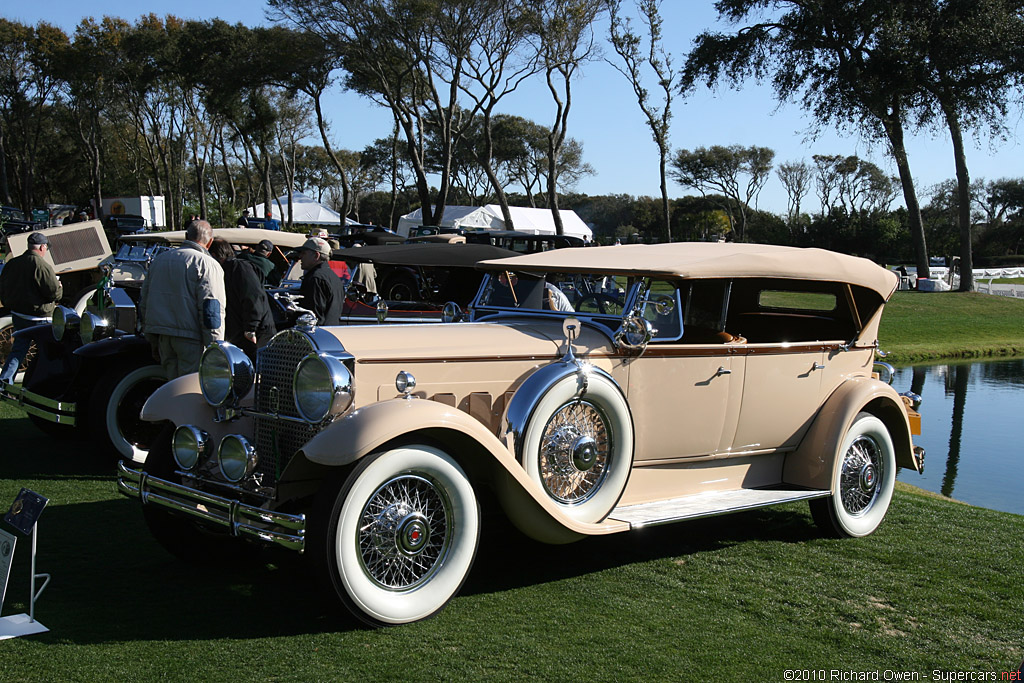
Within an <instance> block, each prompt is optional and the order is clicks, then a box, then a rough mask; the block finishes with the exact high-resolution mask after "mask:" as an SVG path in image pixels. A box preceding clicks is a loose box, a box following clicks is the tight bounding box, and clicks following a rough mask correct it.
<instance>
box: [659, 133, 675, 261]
mask: <svg viewBox="0 0 1024 683" xmlns="http://www.w3.org/2000/svg"><path fill="white" fill-rule="evenodd" d="M658 149H659V151H660V152H661V159H660V164H659V166H658V170H659V172H660V173H661V217H662V221H663V222H664V224H665V241H666V242H671V241H672V208H671V205H670V204H669V200H668V178H667V176H666V174H665V157H667V156H668V150H667V149H665V146H664V145H658Z"/></svg>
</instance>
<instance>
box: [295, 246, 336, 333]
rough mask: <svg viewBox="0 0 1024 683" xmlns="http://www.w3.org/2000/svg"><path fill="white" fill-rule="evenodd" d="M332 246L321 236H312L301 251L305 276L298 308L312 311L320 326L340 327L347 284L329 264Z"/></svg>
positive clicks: (300, 260)
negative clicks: (343, 282) (338, 325)
mask: <svg viewBox="0 0 1024 683" xmlns="http://www.w3.org/2000/svg"><path fill="white" fill-rule="evenodd" d="M330 259H331V246H330V245H329V244H327V240H325V239H323V238H320V237H310V238H309V239H308V240H306V241H305V242H304V243H303V244H302V247H301V248H300V249H299V263H300V264H301V265H302V270H303V271H304V272H305V274H304V275H303V276H302V286H301V287H299V294H301V295H302V301H301V302H299V305H300V306H302V307H303V308H305V309H308V310H310V311H313V314H314V315H316V323H317V325H337V324H338V323H339V322H340V320H341V316H342V313H343V312H344V306H345V285H344V284H342V282H341V278H339V277H338V276H337V275H335V274H334V271H333V270H331V266H330V264H329V263H328V261H330Z"/></svg>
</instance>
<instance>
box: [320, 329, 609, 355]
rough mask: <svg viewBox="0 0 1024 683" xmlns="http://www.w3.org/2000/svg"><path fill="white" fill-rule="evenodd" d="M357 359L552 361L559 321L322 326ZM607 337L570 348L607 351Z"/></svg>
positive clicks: (559, 343) (560, 346) (593, 336)
mask: <svg viewBox="0 0 1024 683" xmlns="http://www.w3.org/2000/svg"><path fill="white" fill-rule="evenodd" d="M324 329H326V330H329V331H330V332H331V333H332V334H334V335H335V336H336V337H337V338H338V339H339V340H340V341H341V343H342V345H343V346H344V347H345V350H346V351H347V352H349V353H351V354H352V355H353V356H354V357H355V358H356V359H357V360H358V361H360V362H362V361H372V360H382V361H384V360H420V361H423V360H437V361H438V362H445V361H446V360H454V359H470V358H473V359H475V358H480V359H493V360H500V359H502V358H511V357H514V358H522V357H524V356H536V357H538V358H552V357H556V356H559V355H561V354H563V353H564V352H565V338H564V336H563V335H562V322H561V320H558V319H552V320H551V321H532V320H530V321H514V322H508V323H502V324H496V323H450V324H436V325H434V324H419V325H398V324H388V325H353V326H349V327H331V328H324ZM608 343H609V340H608V337H607V336H605V335H603V334H601V333H599V332H597V331H596V330H592V329H588V330H586V331H585V333H584V334H583V335H582V336H581V337H580V339H579V340H577V343H576V344H575V345H574V346H575V347H576V349H577V351H578V352H583V353H586V352H587V351H588V350H593V349H596V348H599V347H601V348H607V346H608Z"/></svg>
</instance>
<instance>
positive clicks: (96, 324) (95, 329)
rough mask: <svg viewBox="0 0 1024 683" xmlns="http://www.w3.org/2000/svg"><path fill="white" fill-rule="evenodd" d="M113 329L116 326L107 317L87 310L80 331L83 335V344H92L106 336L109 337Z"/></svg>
mask: <svg viewBox="0 0 1024 683" xmlns="http://www.w3.org/2000/svg"><path fill="white" fill-rule="evenodd" d="M113 329H114V326H113V325H112V324H111V323H110V321H109V320H107V319H106V318H103V317H100V316H98V315H96V314H95V313H89V312H86V313H85V314H84V315H82V320H81V322H80V323H79V327H78V333H79V335H81V337H82V343H83V344H91V343H92V342H94V341H99V340H100V339H103V338H104V337H109V336H110V333H111V332H112V331H113Z"/></svg>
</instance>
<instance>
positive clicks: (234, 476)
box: [217, 434, 257, 483]
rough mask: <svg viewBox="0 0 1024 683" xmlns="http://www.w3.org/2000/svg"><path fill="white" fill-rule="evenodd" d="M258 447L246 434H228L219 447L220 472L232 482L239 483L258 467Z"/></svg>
mask: <svg viewBox="0 0 1024 683" xmlns="http://www.w3.org/2000/svg"><path fill="white" fill-rule="evenodd" d="M256 462H257V458H256V448H255V447H254V446H253V445H252V444H251V443H249V442H248V441H246V439H245V437H244V436H239V435H238V434H228V435H227V436H225V437H224V438H223V439H221V441H220V447H219V448H218V449H217V464H218V465H219V466H220V473H221V474H223V475H224V478H225V479H227V480H228V481H230V482H232V483H238V482H240V481H242V479H244V478H245V477H247V476H248V475H249V474H251V473H252V471H253V470H255V469H256Z"/></svg>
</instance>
